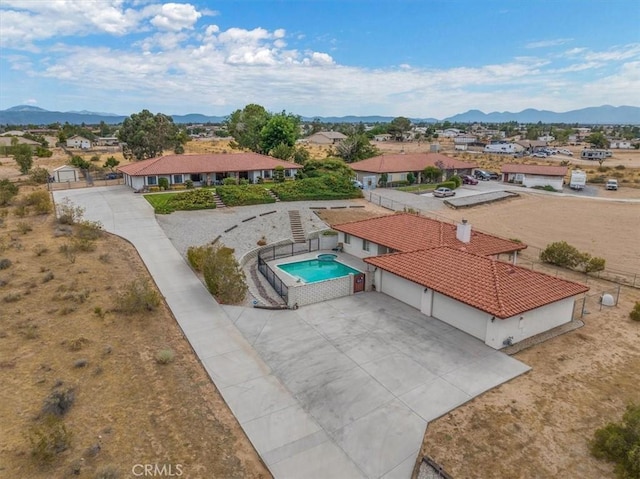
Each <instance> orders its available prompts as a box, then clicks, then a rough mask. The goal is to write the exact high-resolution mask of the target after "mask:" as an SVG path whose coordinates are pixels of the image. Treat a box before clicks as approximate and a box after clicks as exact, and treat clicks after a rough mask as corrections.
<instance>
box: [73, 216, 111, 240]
mask: <svg viewBox="0 0 640 479" xmlns="http://www.w3.org/2000/svg"><path fill="white" fill-rule="evenodd" d="M75 233H76V236H77V237H78V238H80V239H86V240H95V239H98V238H100V237H101V236H102V235H103V234H104V231H103V229H102V224H101V223H100V222H99V221H87V220H82V221H78V223H77V225H76V228H75Z"/></svg>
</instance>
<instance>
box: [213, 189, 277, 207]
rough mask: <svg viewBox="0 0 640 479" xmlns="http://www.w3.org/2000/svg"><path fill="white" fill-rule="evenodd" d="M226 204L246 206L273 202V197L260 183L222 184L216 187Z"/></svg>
mask: <svg viewBox="0 0 640 479" xmlns="http://www.w3.org/2000/svg"><path fill="white" fill-rule="evenodd" d="M216 192H217V193H218V196H220V199H221V200H222V202H223V203H224V204H225V205H227V206H248V205H261V204H266V203H275V201H276V200H275V198H273V197H272V196H271V195H269V192H268V191H267V190H266V189H265V188H264V187H263V186H261V185H223V186H219V187H218V188H216Z"/></svg>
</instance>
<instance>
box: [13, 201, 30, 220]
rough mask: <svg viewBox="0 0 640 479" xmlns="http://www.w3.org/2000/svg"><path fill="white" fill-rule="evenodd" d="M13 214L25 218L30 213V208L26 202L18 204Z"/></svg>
mask: <svg viewBox="0 0 640 479" xmlns="http://www.w3.org/2000/svg"><path fill="white" fill-rule="evenodd" d="M13 214H14V215H16V216H17V217H18V218H24V217H25V216H27V215H28V214H29V208H28V207H27V205H25V204H24V203H20V204H17V205H16V207H15V208H14V209H13Z"/></svg>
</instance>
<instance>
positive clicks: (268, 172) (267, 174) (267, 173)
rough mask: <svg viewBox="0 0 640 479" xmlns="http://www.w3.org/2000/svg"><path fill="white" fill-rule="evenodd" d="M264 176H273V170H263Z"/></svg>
mask: <svg viewBox="0 0 640 479" xmlns="http://www.w3.org/2000/svg"><path fill="white" fill-rule="evenodd" d="M262 177H263V178H271V170H264V171H263V172H262Z"/></svg>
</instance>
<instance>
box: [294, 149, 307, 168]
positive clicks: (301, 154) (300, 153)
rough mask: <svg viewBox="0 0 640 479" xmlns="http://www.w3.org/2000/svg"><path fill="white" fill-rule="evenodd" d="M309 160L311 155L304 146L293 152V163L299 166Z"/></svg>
mask: <svg viewBox="0 0 640 479" xmlns="http://www.w3.org/2000/svg"><path fill="white" fill-rule="evenodd" d="M310 159H311V153H309V150H307V149H306V148H305V147H304V146H298V147H297V148H296V149H295V151H294V152H293V161H294V162H296V163H297V164H299V165H304V164H305V163H306V162H307V161H309V160H310Z"/></svg>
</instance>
